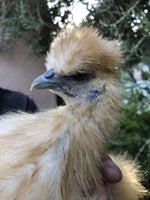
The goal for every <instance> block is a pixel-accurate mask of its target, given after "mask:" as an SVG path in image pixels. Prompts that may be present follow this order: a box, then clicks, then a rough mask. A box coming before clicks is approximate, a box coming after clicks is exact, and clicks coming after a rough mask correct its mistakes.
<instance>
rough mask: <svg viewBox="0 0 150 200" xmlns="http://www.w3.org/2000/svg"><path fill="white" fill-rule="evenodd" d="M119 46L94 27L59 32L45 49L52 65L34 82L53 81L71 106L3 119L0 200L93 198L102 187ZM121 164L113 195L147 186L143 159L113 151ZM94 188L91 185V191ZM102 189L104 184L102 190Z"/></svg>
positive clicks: (128, 196) (132, 197)
mask: <svg viewBox="0 0 150 200" xmlns="http://www.w3.org/2000/svg"><path fill="white" fill-rule="evenodd" d="M120 62H121V51H120V50H119V48H118V47H117V45H116V42H114V41H108V40H107V39H104V38H102V36H101V35H99V33H98V31H97V30H96V29H94V28H91V27H88V28H85V27H84V28H73V29H71V30H67V29H66V30H63V31H61V32H60V33H59V34H58V36H57V37H56V39H55V40H54V41H53V43H52V44H51V48H50V52H48V53H47V58H46V68H47V70H48V71H47V72H46V73H44V74H43V75H41V76H39V77H38V78H36V79H35V81H34V82H33V83H32V86H31V87H32V88H38V89H40V88H41V89H44V88H48V89H50V90H51V91H52V92H54V93H55V94H57V95H59V96H61V97H62V98H63V99H64V101H65V102H66V106H64V107H59V108H57V109H53V110H48V111H43V112H39V113H36V114H27V113H19V114H17V113H16V114H14V113H13V114H11V113H10V114H7V115H4V116H3V117H1V119H0V163H1V164H0V200H94V199H95V198H96V196H95V191H96V188H103V187H102V186H103V178H102V175H101V174H102V173H101V166H102V157H103V155H105V154H106V148H105V146H106V145H105V144H106V142H107V139H108V138H110V136H111V135H113V132H114V128H115V125H116V122H117V117H118V112H119V109H120V105H121V103H120V97H119V96H120V95H119V92H118V86H117V83H116V82H117V79H118V73H117V69H116V67H117V66H119V64H120ZM112 159H113V160H114V161H115V163H116V164H117V165H118V166H119V168H120V169H121V171H122V174H123V178H122V180H121V182H119V183H117V184H113V185H112V184H106V186H107V189H108V190H107V191H108V193H109V197H110V199H113V200H137V199H138V198H139V197H142V196H143V195H144V193H145V189H144V187H143V186H142V185H141V183H140V180H139V176H138V169H137V165H136V164H135V163H134V162H133V161H131V160H127V159H126V158H124V157H122V156H112ZM89 188H93V189H92V191H91V190H90V189H89ZM101 190H102V189H101Z"/></svg>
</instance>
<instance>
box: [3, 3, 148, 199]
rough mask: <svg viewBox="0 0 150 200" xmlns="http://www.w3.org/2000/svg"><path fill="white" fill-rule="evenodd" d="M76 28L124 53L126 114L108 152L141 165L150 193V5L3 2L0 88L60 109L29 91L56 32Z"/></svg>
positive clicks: (44, 106)
mask: <svg viewBox="0 0 150 200" xmlns="http://www.w3.org/2000/svg"><path fill="white" fill-rule="evenodd" d="M74 24H76V25H79V24H80V25H81V26H83V25H93V26H95V27H97V28H98V29H99V30H100V32H101V33H102V35H103V36H105V37H107V38H109V39H117V40H118V43H119V45H120V46H121V48H122V49H123V51H124V57H125V63H124V64H123V66H122V68H121V69H119V70H120V74H121V80H120V84H121V92H122V96H123V98H122V101H123V102H124V109H123V110H122V112H121V116H120V123H119V127H118V128H117V134H116V135H117V136H116V137H115V138H114V140H113V141H110V145H109V147H108V148H109V150H111V151H113V152H114V153H124V152H128V154H129V155H130V156H131V157H132V158H134V159H135V160H137V161H138V162H139V163H140V164H141V166H142V167H141V170H143V171H144V172H146V176H145V178H144V181H143V184H144V185H145V187H146V188H147V189H148V191H149V188H150V173H149V172H150V0H126V1H124V0H90V1H85V0H78V1H77V0H11V1H10V0H1V1H0V87H3V88H6V89H11V90H16V91H20V92H22V93H24V94H27V95H28V96H30V97H31V98H33V99H34V101H35V103H36V104H37V106H38V107H39V108H40V109H47V108H51V107H55V106H56V105H57V104H60V102H61V101H60V100H58V99H57V98H56V97H55V96H54V95H53V94H51V93H50V92H48V91H43V90H41V91H32V92H30V90H29V88H30V84H31V83H32V81H33V80H34V78H36V77H37V76H38V75H40V74H41V73H43V72H44V71H45V68H44V59H45V55H46V51H47V50H48V49H49V44H50V43H51V41H52V40H53V38H54V37H55V36H56V32H57V31H59V29H60V28H63V27H64V26H68V27H71V26H72V25H74ZM116 67H117V66H116ZM145 199H150V192H148V194H147V196H146V197H145Z"/></svg>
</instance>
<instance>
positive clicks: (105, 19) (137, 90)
mask: <svg viewBox="0 0 150 200" xmlns="http://www.w3.org/2000/svg"><path fill="white" fill-rule="evenodd" d="M149 11H150V1H149V0H143V1H141V0H127V1H124V0H105V1H104V0H102V1H101V0H95V4H94V5H93V6H92V7H91V8H89V14H88V16H87V18H86V20H85V21H84V23H83V24H90V25H91V24H93V26H96V27H98V28H99V30H100V31H101V32H102V34H103V35H104V36H106V37H108V38H111V39H117V40H119V41H120V44H121V46H122V49H123V51H124V57H125V63H124V65H123V67H122V69H120V73H121V83H122V91H123V100H122V101H123V102H124V104H125V106H124V109H123V111H122V112H121V116H120V119H121V120H120V125H119V127H118V129H117V136H116V137H115V138H114V140H113V141H112V142H111V141H110V142H111V144H110V145H109V150H111V151H114V152H116V153H124V152H128V154H130V155H131V156H132V157H133V158H135V159H136V160H138V161H139V162H140V164H141V166H142V170H143V171H147V175H146V177H145V178H144V185H145V187H146V188H147V189H148V190H149V189H150V173H149V172H150V45H149V44H150V20H149V19H150V12H149ZM145 67H146V70H145ZM145 199H150V192H149V193H148V195H147V196H146V197H145Z"/></svg>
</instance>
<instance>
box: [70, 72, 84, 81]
mask: <svg viewBox="0 0 150 200" xmlns="http://www.w3.org/2000/svg"><path fill="white" fill-rule="evenodd" d="M87 77H88V74H86V73H77V74H75V75H73V76H72V78H73V79H74V80H76V81H84V80H85V79H86V78H87Z"/></svg>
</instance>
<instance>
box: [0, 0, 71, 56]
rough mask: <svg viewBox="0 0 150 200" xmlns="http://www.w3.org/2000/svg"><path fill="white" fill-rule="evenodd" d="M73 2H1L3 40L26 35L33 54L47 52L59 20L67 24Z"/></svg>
mask: <svg viewBox="0 0 150 200" xmlns="http://www.w3.org/2000/svg"><path fill="white" fill-rule="evenodd" d="M72 4H73V1H71V0H64V1H62V0H57V1H54V0H53V1H52V0H49V1H48V0H32V1H30V0H11V1H10V0H4V1H0V41H9V40H10V39H12V38H18V37H23V38H24V39H25V42H26V44H27V46H28V49H29V51H30V52H31V53H36V54H43V53H45V52H46V51H47V50H48V49H49V44H50V43H51V41H52V40H53V37H54V36H55V35H56V32H57V31H58V30H59V29H60V22H61V23H62V24H67V23H68V16H69V15H70V14H71V10H69V9H68V8H69V7H70V6H71V5H72ZM62 9H63V10H64V12H63V13H61V10H62ZM57 18H59V20H56V19H57Z"/></svg>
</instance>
